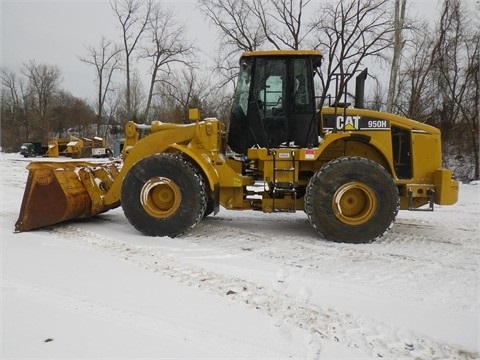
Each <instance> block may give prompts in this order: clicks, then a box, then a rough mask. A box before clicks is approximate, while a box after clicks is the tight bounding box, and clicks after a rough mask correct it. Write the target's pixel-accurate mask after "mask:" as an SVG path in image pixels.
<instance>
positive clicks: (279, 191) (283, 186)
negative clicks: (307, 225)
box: [271, 149, 297, 213]
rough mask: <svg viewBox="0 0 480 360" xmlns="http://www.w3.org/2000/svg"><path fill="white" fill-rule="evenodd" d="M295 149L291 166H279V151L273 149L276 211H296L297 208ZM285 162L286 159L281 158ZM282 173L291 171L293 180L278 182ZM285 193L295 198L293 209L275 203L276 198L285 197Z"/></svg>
mask: <svg viewBox="0 0 480 360" xmlns="http://www.w3.org/2000/svg"><path fill="white" fill-rule="evenodd" d="M295 154H296V153H295V150H293V149H292V150H291V151H290V158H291V166H290V167H277V158H276V157H277V156H276V155H277V152H276V151H275V150H272V159H273V181H272V184H273V187H272V189H271V192H272V200H273V204H272V207H273V211H276V212H292V213H294V212H296V210H297V182H296V177H295V170H296V169H295ZM281 161H282V162H285V160H281ZM280 173H282V174H284V173H289V174H290V175H291V181H282V182H278V180H277V179H278V177H279V176H278V175H279V174H280ZM285 195H290V196H291V197H292V199H293V206H292V208H291V209H283V208H279V207H277V206H276V204H275V199H278V198H284V196H285Z"/></svg>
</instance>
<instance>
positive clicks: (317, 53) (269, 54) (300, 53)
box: [242, 50, 323, 58]
mask: <svg viewBox="0 0 480 360" xmlns="http://www.w3.org/2000/svg"><path fill="white" fill-rule="evenodd" d="M275 56H287V57H288V56H292V57H295V56H312V57H323V53H322V52H321V51H320V50H258V51H246V52H244V53H243V54H242V58H245V57H275Z"/></svg>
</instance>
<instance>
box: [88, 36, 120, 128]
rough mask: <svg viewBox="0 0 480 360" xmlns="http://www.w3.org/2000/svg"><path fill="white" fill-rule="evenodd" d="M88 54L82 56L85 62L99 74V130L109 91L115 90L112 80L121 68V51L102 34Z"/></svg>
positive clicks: (90, 47) (89, 47) (89, 48)
mask: <svg viewBox="0 0 480 360" xmlns="http://www.w3.org/2000/svg"><path fill="white" fill-rule="evenodd" d="M87 51H88V55H87V56H86V57H82V58H80V61H82V62H83V63H85V64H88V65H92V66H93V67H94V68H95V72H96V76H97V86H98V88H97V104H96V105H97V106H96V107H97V114H96V116H97V131H98V132H99V129H100V124H102V123H103V116H104V113H105V109H104V107H105V102H106V99H107V95H108V93H109V91H113V88H112V80H113V75H114V73H115V72H116V71H117V70H119V69H120V68H121V61H120V57H119V55H120V52H121V49H119V48H118V47H117V46H116V45H115V44H113V43H112V42H111V41H109V40H107V39H105V37H103V36H102V38H101V40H100V44H99V47H98V48H94V47H93V46H87Z"/></svg>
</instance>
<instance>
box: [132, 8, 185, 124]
mask: <svg viewBox="0 0 480 360" xmlns="http://www.w3.org/2000/svg"><path fill="white" fill-rule="evenodd" d="M146 35H147V41H146V44H145V45H144V46H143V47H142V53H141V55H140V56H141V57H142V58H147V59H149V60H150V63H151V76H150V85H149V90H148V95H147V104H146V107H145V112H144V116H143V117H144V119H145V120H146V121H148V120H149V113H150V108H151V104H152V98H153V96H154V95H155V94H154V91H155V85H156V83H157V82H158V81H159V72H164V73H170V72H171V70H172V69H171V66H172V65H173V64H183V65H188V64H189V61H188V56H189V55H191V53H192V49H193V46H192V44H191V43H190V42H189V41H188V40H187V39H186V35H185V26H184V25H183V24H180V23H179V22H178V21H177V20H176V18H175V14H174V12H173V10H171V9H169V8H165V7H163V6H162V5H161V4H160V3H156V4H155V5H153V7H152V12H151V18H150V21H149V23H148V25H147V29H146Z"/></svg>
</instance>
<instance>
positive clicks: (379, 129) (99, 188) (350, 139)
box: [16, 51, 458, 242]
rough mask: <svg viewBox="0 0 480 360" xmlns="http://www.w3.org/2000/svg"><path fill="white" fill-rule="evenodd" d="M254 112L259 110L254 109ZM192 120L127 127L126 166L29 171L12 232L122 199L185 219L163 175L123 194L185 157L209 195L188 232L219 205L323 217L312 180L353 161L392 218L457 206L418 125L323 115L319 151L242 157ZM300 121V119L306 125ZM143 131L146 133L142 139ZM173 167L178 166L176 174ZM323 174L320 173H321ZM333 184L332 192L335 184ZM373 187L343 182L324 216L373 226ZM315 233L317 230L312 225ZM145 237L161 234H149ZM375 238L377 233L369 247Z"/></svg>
mask: <svg viewBox="0 0 480 360" xmlns="http://www.w3.org/2000/svg"><path fill="white" fill-rule="evenodd" d="M280 55H281V56H282V58H283V57H285V58H286V59H288V58H290V57H292V56H297V57H299V58H300V57H315V59H316V58H320V57H321V53H319V52H313V51H312V52H306V53H302V52H294V51H284V52H280ZM255 56H261V57H263V58H266V59H268V58H270V57H276V56H277V57H278V56H279V52H259V53H258V54H257V53H247V55H246V58H255ZM247 60H248V59H247ZM249 106H253V105H251V103H250V104H249ZM255 106H257V105H255ZM292 106H293V105H292ZM255 111H256V112H258V111H257V110H255ZM190 118H191V120H192V123H190V124H167V123H161V122H158V121H154V122H152V123H151V124H149V125H142V124H135V123H133V122H128V123H127V125H126V128H125V143H124V148H123V153H122V155H123V160H122V163H121V165H119V164H114V163H109V164H96V163H82V162H68V163H44V162H34V163H31V164H30V165H29V167H28V169H29V177H28V180H27V186H26V190H25V195H24V199H23V203H22V208H21V211H20V216H19V219H18V221H17V224H16V230H17V231H27V230H31V229H35V228H40V227H44V226H48V225H52V224H56V223H59V222H63V221H66V220H72V219H78V218H87V217H91V216H94V215H96V214H99V213H102V212H104V211H106V210H108V209H111V208H113V207H116V206H118V205H120V204H121V205H122V206H124V205H125V204H124V203H125V202H126V199H122V193H123V194H124V196H126V195H125V194H129V195H128V196H129V197H130V194H131V196H132V197H134V198H137V197H140V198H141V201H140V203H141V205H140V208H141V207H142V206H143V207H144V208H145V210H146V211H145V213H146V214H148V215H151V214H154V215H155V216H157V215H156V214H158V216H157V217H158V218H157V219H154V220H155V221H156V222H158V223H159V224H163V223H165V222H166V221H167V220H168V219H167V218H169V217H171V216H172V214H175V213H180V212H181V202H182V201H184V200H185V196H187V195H185V194H186V193H184V189H182V185H181V184H182V181H183V180H172V178H170V177H169V176H167V175H164V173H163V172H162V170H161V169H159V175H158V176H150V177H147V178H146V180H145V183H146V185H144V186H142V185H140V189H141V191H140V194H136V193H135V192H134V190H132V193H130V192H129V189H126V188H125V187H126V186H131V185H129V184H132V183H135V181H137V180H136V177H139V176H137V175H136V173H138V172H141V173H143V172H148V171H149V169H142V168H141V166H140V165H141V163H142V162H143V161H144V160H145V159H147V158H149V157H159V159H160V160H159V161H160V162H159V164H160V163H161V164H166V165H168V164H169V163H170V162H172V161H173V160H175V159H177V158H179V159H182V160H181V162H180V163H179V166H183V167H185V169H186V171H187V172H188V173H193V174H195V175H194V176H195V177H198V179H200V180H199V181H200V182H201V186H200V185H199V186H200V187H199V189H200V192H201V193H202V194H203V192H205V196H204V197H200V198H199V199H200V200H199V202H201V203H202V204H201V206H200V210H198V211H200V212H201V214H200V215H199V216H197V218H196V219H195V220H192V224H190V225H188V227H187V228H186V229H184V230H182V231H186V230H188V229H189V228H191V227H193V225H194V224H195V223H196V222H198V221H199V220H200V219H201V217H202V216H203V212H205V214H206V215H208V214H209V213H211V212H215V213H217V212H218V210H219V207H220V206H222V207H223V208H225V209H228V210H260V211H263V212H268V213H272V212H294V211H298V210H300V211H302V210H305V211H306V212H307V213H308V214H309V216H310V217H315V216H319V215H317V214H315V213H316V212H318V210H315V209H316V208H315V204H316V203H317V198H316V197H315V196H317V195H316V193H317V192H319V191H320V190H322V185H321V184H322V183H319V184H320V185H318V184H316V181H318V182H320V180H317V179H316V178H317V177H318V178H319V179H320V177H321V176H323V175H322V174H323V173H328V171H330V170H329V168H333V167H339V168H346V169H348V162H349V161H351V162H352V163H355V164H356V165H355V166H358V169H363V168H364V167H365V166H367V168H368V166H373V165H375V166H374V167H375V169H377V168H379V169H380V170H378V171H383V172H385V174H388V177H389V178H391V180H389V181H393V183H392V184H393V185H392V186H393V187H394V191H392V193H393V195H392V196H393V197H395V196H397V193H398V205H395V203H393V205H389V206H390V208H388V209H387V210H388V211H390V210H392V211H393V212H395V214H394V215H396V211H398V208H400V209H408V210H417V209H419V208H421V207H423V206H424V205H426V206H427V207H426V210H433V206H434V204H439V205H451V204H454V203H455V202H456V201H457V199H458V183H457V182H456V181H455V180H453V179H452V173H451V171H450V170H448V169H444V168H443V167H442V152H441V151H442V150H441V138H440V131H439V130H438V129H436V128H434V127H432V126H429V125H425V124H422V123H419V122H416V121H414V120H410V119H406V118H403V117H400V116H396V115H392V114H388V113H384V112H377V111H371V110H365V109H358V108H340V107H332V106H330V107H324V108H322V110H321V112H317V114H316V115H315V119H314V120H315V129H314V132H315V134H316V135H314V136H311V134H310V133H308V134H307V136H309V139H310V140H309V141H313V142H314V144H313V145H308V146H299V145H297V144H294V143H287V142H285V143H283V142H282V143H279V144H274V146H270V145H269V144H268V143H267V146H261V144H260V145H258V144H257V145H256V146H249V147H248V148H247V149H246V150H245V151H244V153H243V154H242V153H239V152H238V151H236V152H232V151H230V149H229V146H228V144H227V143H228V140H227V136H228V132H227V128H226V125H225V124H224V123H223V122H221V121H219V120H218V119H216V118H207V119H204V120H201V119H200V113H199V111H198V110H195V109H193V110H192V111H191V112H190ZM299 119H300V120H299V121H303V120H302V119H303V118H301V117H299ZM262 121H263V120H262ZM267 125H268V124H267ZM230 126H232V124H231V125H230ZM268 126H270V125H268ZM265 128H266V127H265ZM262 131H264V130H262ZM145 132H147V134H146V135H143V137H142V136H140V134H145ZM296 134H298V133H296ZM281 140H282V139H281ZM269 141H270V140H269ZM260 142H261V141H260ZM260 142H259V143H260ZM162 154H163V155H162ZM166 154H169V155H168V156H165V155H166ZM338 159H341V160H338ZM153 160H155V159H153ZM153 160H152V161H153ZM179 161H180V160H179ZM184 163H185V164H187V165H183V164H184ZM377 165H378V166H377ZM162 166H163V165H162ZM177 167H178V166H177ZM175 168H176V166H172V169H174V170H172V171H175ZM192 169H193V170H192ZM139 170H140V171H139ZM375 171H377V170H375ZM319 172H321V173H322V174H320V175H318V174H319ZM367 172H368V171H367ZM145 176H147V175H145ZM127 178H128V181H127V180H126V179H127ZM322 181H323V180H322ZM203 184H204V186H203ZM329 184H330V185H328V186H330V187H332V186H333V185H334V184H335V181H334V180H332V181H330V183H329ZM147 185H148V186H147ZM375 187H376V186H373V185H371V184H370V185H369V184H368V183H367V184H364V183H363V182H362V180H359V179H357V178H355V179H353V180H352V181H346V182H345V183H344V184H343V185H341V186H339V187H338V189H337V190H335V193H334V194H333V200H331V203H328V202H327V208H331V209H330V210H331V212H332V214H334V215H331V216H332V217H333V218H334V220H335V221H336V222H339V223H342V225H347V226H349V227H351V228H352V231H355V230H356V229H357V230H358V229H362V228H361V226H367V225H368V221H372V220H371V219H372V216H373V215H372V213H373V212H381V211H382V207H383V206H384V202H383V201H384V200H383V199H382V198H380V197H378V196H377V190H378V189H375ZM322 191H323V190H322ZM182 196H183V198H182ZM195 196H196V195H195ZM202 196H203V195H202ZM204 199H205V200H204ZM393 199H394V198H393ZM207 200H208V204H207ZM394 200H395V199H394ZM394 200H392V201H393V202H395V201H394ZM329 201H330V200H329ZM204 202H205V204H203V203H204ZM179 204H180V205H179ZM128 206H130V205H128ZM385 206H387V205H385ZM177 208H178V209H179V210H178V211H177ZM152 209H153V210H152ZM362 209H365V210H362ZM124 211H125V212H126V215H127V217H128V218H129V220H130V222H132V223H134V222H135V219H133V220H132V217H135V216H136V215H132V212H131V211H128V210H127V211H126V210H125V207H124ZM320 212H321V209H320ZM127 213H128V214H127ZM206 215H205V216H206ZM320 216H321V215H320ZM314 220H315V219H314ZM156 222H154V224H156ZM313 225H314V227H315V228H317V227H320V225H318V226H317V222H315V221H313ZM134 226H135V227H137V226H136V225H135V224H134ZM328 226H330V225H328ZM328 226H326V227H325V229H327V230H325V229H323V230H321V231H320V230H319V232H320V233H321V234H322V235H324V236H326V237H327V238H328V235H329V234H328V233H327V234H326V232H328V231H329V230H328V229H329V228H328ZM368 226H370V225H368ZM389 226H390V225H388V226H385V229H380V230H379V231H377V232H378V234H380V235H381V234H383V232H384V231H385V230H386V228H388V227H389ZM137 228H141V226H140V225H139V226H138V227H137ZM332 229H333V228H332ZM140 230H141V231H142V229H140ZM182 231H179V232H178V234H180V233H181V232H182ZM331 231H332V232H333V233H335V235H334V236H332V238H333V240H334V241H350V240H351V239H350V238H348V237H346V238H342V237H341V236H340V235H338V234H336V233H338V230H335V229H333V230H331ZM144 232H145V233H147V234H149V235H152V234H154V235H162V234H163V233H161V232H158V233H155V232H153V231H150V230H148V229H147V230H146V231H144ZM178 234H173V235H170V236H176V235H178ZM378 234H376V235H372V236H371V237H372V239H370V240H373V238H374V237H376V236H377V235H378ZM345 239H346V240H345ZM366 240H368V239H367V238H366V239H364V240H362V242H364V241H366ZM352 242H355V241H354V240H352Z"/></svg>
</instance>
